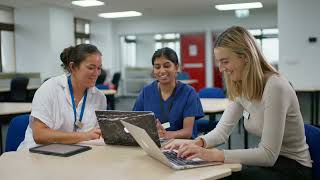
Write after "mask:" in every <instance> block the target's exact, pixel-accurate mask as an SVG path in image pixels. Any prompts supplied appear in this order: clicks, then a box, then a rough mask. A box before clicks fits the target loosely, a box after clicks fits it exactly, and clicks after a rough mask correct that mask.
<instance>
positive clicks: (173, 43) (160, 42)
mask: <svg viewBox="0 0 320 180" xmlns="http://www.w3.org/2000/svg"><path fill="white" fill-rule="evenodd" d="M154 39H155V46H154V49H155V50H157V49H160V48H163V47H169V48H171V49H173V50H174V51H176V52H177V55H178V59H180V34H178V33H167V34H156V35H154Z"/></svg>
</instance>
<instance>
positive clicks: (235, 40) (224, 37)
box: [214, 26, 279, 100]
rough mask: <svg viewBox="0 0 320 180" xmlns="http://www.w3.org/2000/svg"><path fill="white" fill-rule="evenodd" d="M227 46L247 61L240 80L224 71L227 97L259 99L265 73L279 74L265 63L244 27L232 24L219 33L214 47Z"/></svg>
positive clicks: (264, 80)
mask: <svg viewBox="0 0 320 180" xmlns="http://www.w3.org/2000/svg"><path fill="white" fill-rule="evenodd" d="M218 47H223V48H228V49H230V50H231V51H232V52H234V53H236V54H238V55H242V56H244V59H246V61H247V63H246V66H245V68H244V70H243V73H242V78H241V81H232V80H231V79H229V78H228V76H227V75H226V74H225V73H224V77H225V80H226V85H227V94H228V97H229V99H231V100H234V99H235V98H236V97H244V98H246V99H248V100H260V99H261V97H262V94H263V90H264V86H265V82H266V77H265V75H266V74H279V73H278V71H277V70H276V69H275V68H273V67H272V66H271V65H270V64H269V63H267V61H266V58H265V57H264V56H263V54H262V52H261V50H260V48H259V47H258V46H257V44H256V42H255V39H254V37H253V36H252V35H251V34H250V33H249V32H248V31H247V30H246V29H244V28H242V27H239V26H233V27H230V28H228V29H227V30H225V31H224V32H223V33H221V34H220V35H219V37H218V38H217V41H216V43H215V46H214V48H218Z"/></svg>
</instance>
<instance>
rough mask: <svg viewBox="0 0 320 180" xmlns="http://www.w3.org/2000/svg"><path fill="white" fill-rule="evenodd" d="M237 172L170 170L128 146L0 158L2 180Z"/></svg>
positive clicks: (236, 167)
mask: <svg viewBox="0 0 320 180" xmlns="http://www.w3.org/2000/svg"><path fill="white" fill-rule="evenodd" d="M240 170H241V164H223V165H218V166H208V167H203V168H194V169H188V170H173V169H171V168H169V167H167V166H165V165H163V164H162V163H160V161H158V160H155V159H153V158H151V157H150V156H148V155H147V154H146V153H145V152H144V151H143V150H142V149H141V148H139V147H129V146H111V145H103V146H92V150H89V151H86V152H83V153H80V154H77V155H74V156H71V157H57V156H49V155H41V154H34V153H30V152H28V151H22V152H8V153H4V154H3V155H2V156H0V175H1V179H2V180H21V179H24V180H38V179H45V180H57V179H76V180H82V179H86V180H87V179H153V180H156V179H172V180H177V179H184V180H188V179H192V180H193V179H209V178H210V179H218V178H222V177H226V176H229V175H231V173H232V171H234V172H235V171H240ZM17 172H18V173H17Z"/></svg>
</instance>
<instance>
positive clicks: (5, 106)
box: [0, 102, 31, 154]
mask: <svg viewBox="0 0 320 180" xmlns="http://www.w3.org/2000/svg"><path fill="white" fill-rule="evenodd" d="M30 112H31V103H13V102H1V103H0V154H1V153H2V152H3V146H2V125H3V124H9V122H10V120H11V119H12V118H13V117H15V116H17V115H20V114H26V113H30Z"/></svg>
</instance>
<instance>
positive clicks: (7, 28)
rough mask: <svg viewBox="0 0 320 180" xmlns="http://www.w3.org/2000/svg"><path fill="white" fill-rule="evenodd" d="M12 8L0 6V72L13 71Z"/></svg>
mask: <svg viewBox="0 0 320 180" xmlns="http://www.w3.org/2000/svg"><path fill="white" fill-rule="evenodd" d="M13 19H14V18H13V9H12V8H10V7H3V6H0V72H12V71H15V55H14V20H13Z"/></svg>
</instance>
